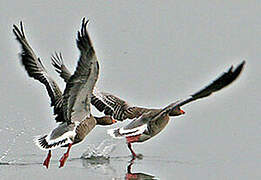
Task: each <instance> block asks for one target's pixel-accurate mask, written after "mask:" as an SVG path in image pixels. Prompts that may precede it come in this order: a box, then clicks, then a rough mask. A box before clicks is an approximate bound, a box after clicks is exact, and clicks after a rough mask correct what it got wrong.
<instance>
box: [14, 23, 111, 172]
mask: <svg viewBox="0 0 261 180" xmlns="http://www.w3.org/2000/svg"><path fill="white" fill-rule="evenodd" d="M88 22H89V21H88V20H87V21H86V20H85V18H83V19H82V26H81V30H80V31H78V36H77V40H76V44H77V47H78V49H79V51H80V57H79V60H78V64H77V67H76V70H75V72H74V74H73V75H71V76H70V78H68V79H67V83H66V88H65V90H64V92H63V93H62V92H61V90H60V88H59V87H58V85H57V84H56V82H55V81H54V80H53V79H52V78H51V77H50V76H49V75H48V74H47V71H46V70H45V68H44V65H43V64H42V61H41V60H40V58H37V56H36V55H35V53H34V51H33V49H32V48H31V46H30V45H29V43H28V41H27V39H26V37H25V33H24V28H23V24H22V22H20V29H19V28H18V27H17V26H16V25H13V33H14V35H15V36H16V40H17V41H18V42H19V43H20V45H21V48H22V52H21V54H20V56H21V62H22V65H23V66H24V68H25V70H26V71H27V73H28V75H29V77H32V78H34V79H36V80H38V81H40V82H41V83H42V84H44V85H45V87H46V90H47V92H48V95H49V97H50V99H51V106H53V110H54V115H56V118H55V119H56V122H57V123H59V124H58V126H57V127H56V128H55V129H53V130H52V131H51V132H50V133H49V134H46V135H43V136H40V137H39V138H37V139H36V144H37V145H38V147H39V148H40V149H42V150H47V151H48V155H47V157H46V159H45V161H44V163H43V165H44V166H46V168H48V167H49V161H50V158H51V150H53V149H56V148H58V147H68V149H67V152H66V153H65V154H64V155H63V156H62V158H61V159H60V167H63V166H64V163H65V161H66V160H67V158H68V156H69V151H70V149H71V147H72V145H75V144H77V143H80V142H82V141H83V140H84V138H85V136H86V135H87V134H88V133H89V132H90V131H91V130H92V129H93V128H94V127H95V125H96V124H100V125H110V124H113V123H114V122H115V121H114V120H113V119H112V118H111V117H110V116H104V117H94V116H92V115H91V112H90V102H91V94H92V91H93V88H94V86H95V83H96V81H97V78H98V74H99V63H98V60H97V57H96V55H95V51H94V48H93V45H92V43H91V40H90V37H89V35H88V32H87V24H88Z"/></svg>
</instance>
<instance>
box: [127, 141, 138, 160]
mask: <svg viewBox="0 0 261 180" xmlns="http://www.w3.org/2000/svg"><path fill="white" fill-rule="evenodd" d="M128 148H129V150H130V152H131V154H132V159H135V158H136V157H137V155H136V154H135V152H134V151H133V149H132V148H131V143H128Z"/></svg>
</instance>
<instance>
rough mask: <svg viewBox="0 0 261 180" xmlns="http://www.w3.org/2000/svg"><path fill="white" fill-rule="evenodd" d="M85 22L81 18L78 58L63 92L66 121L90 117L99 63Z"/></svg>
mask: <svg viewBox="0 0 261 180" xmlns="http://www.w3.org/2000/svg"><path fill="white" fill-rule="evenodd" d="M87 24H88V21H86V20H85V18H83V20H82V27H81V31H78V38H77V47H78V49H79V50H80V58H79V61H78V64H77V67H76V70H75V72H74V74H73V75H72V76H71V77H70V78H69V80H68V82H67V84H66V88H65V90H64V94H63V113H64V118H65V120H66V121H67V122H71V121H74V122H75V121H79V122H80V121H82V120H85V119H86V118H87V117H90V102H91V94H92V91H93V88H94V86H95V83H96V81H97V79H98V74H99V64H98V61H97V57H96V55H95V51H94V48H93V46H92V43H91V40H90V37H89V35H88V32H87Z"/></svg>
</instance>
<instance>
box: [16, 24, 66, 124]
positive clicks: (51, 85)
mask: <svg viewBox="0 0 261 180" xmlns="http://www.w3.org/2000/svg"><path fill="white" fill-rule="evenodd" d="M13 33H14V34H15V36H16V40H17V41H18V42H19V43H20V44H21V47H22V52H21V54H20V56H21V62H22V65H23V66H24V67H25V70H26V72H27V73H28V75H29V77H32V78H34V79H36V80H38V81H40V82H41V83H42V84H44V85H45V87H46V90H47V92H48V95H49V97H50V99H51V106H53V107H54V114H55V115H58V116H59V114H60V116H59V117H60V118H57V119H56V121H58V122H60V121H63V118H62V114H61V106H62V92H61V91H60V89H59V87H58V85H57V84H56V82H55V81H54V80H53V79H52V78H51V77H50V76H49V75H48V74H47V71H46V70H45V68H44V66H43V64H42V62H41V60H40V58H37V57H36V55H35V53H34V51H33V49H32V48H31V46H30V45H29V43H28V42H27V39H26V37H25V34H24V28H23V24H22V22H20V30H19V28H18V27H17V26H16V25H13Z"/></svg>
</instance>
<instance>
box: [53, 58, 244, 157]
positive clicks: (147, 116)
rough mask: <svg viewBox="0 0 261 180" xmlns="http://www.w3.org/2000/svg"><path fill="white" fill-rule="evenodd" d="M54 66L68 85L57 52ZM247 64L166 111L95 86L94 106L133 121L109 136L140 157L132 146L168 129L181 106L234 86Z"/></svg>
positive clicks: (178, 114) (117, 116)
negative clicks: (128, 99)
mask: <svg viewBox="0 0 261 180" xmlns="http://www.w3.org/2000/svg"><path fill="white" fill-rule="evenodd" d="M52 65H53V66H54V68H55V70H56V72H58V73H59V75H60V77H61V78H63V79H64V81H65V82H67V81H68V79H69V77H70V76H71V73H70V71H69V70H68V68H67V67H66V65H65V64H64V60H63V57H62V55H61V53H60V54H58V53H56V54H55V55H54V56H52ZM244 65H245V61H242V62H241V63H240V64H239V65H238V66H237V67H236V68H235V69H234V68H233V65H232V66H231V67H230V68H229V69H228V71H227V72H225V73H223V74H222V75H220V76H219V77H218V78H217V79H216V80H214V81H213V82H212V83H210V84H209V85H208V86H206V87H205V88H203V89H201V90H200V91H198V92H197V93H194V94H193V95H191V96H189V97H188V98H186V99H184V100H180V101H176V102H174V103H171V104H170V105H168V106H166V107H164V108H158V109H155V108H154V109H153V108H145V107H139V106H131V105H129V103H127V102H126V101H125V100H123V99H121V98H119V97H117V96H115V95H113V94H110V93H107V92H100V91H99V90H98V89H97V87H94V90H93V93H92V97H91V104H92V105H94V106H95V107H96V108H97V109H98V110H99V111H101V112H104V114H105V115H110V116H111V117H113V118H114V119H116V120H119V121H123V120H125V119H133V120H132V121H131V122H130V123H129V124H127V125H126V126H124V127H121V128H115V129H109V130H108V131H107V133H108V134H109V135H111V136H112V137H113V138H124V137H125V138H126V142H127V145H128V148H129V150H130V152H131V154H132V157H133V158H136V157H137V155H136V153H135V152H134V151H133V149H132V146H131V144H132V143H136V142H144V141H147V140H149V139H150V138H152V137H154V136H155V135H157V134H158V133H159V132H161V131H162V130H163V129H164V128H165V127H166V125H167V124H168V122H169V119H170V117H172V116H180V115H183V114H185V111H183V110H182V109H181V106H183V105H185V104H188V103H190V102H193V101H196V100H198V99H201V98H205V97H207V96H210V95H211V94H212V93H214V92H216V91H219V90H221V89H222V88H224V87H226V86H228V85H229V84H231V83H232V82H233V81H234V80H236V79H237V77H238V76H239V75H240V73H241V71H242V70H243V67H244Z"/></svg>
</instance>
